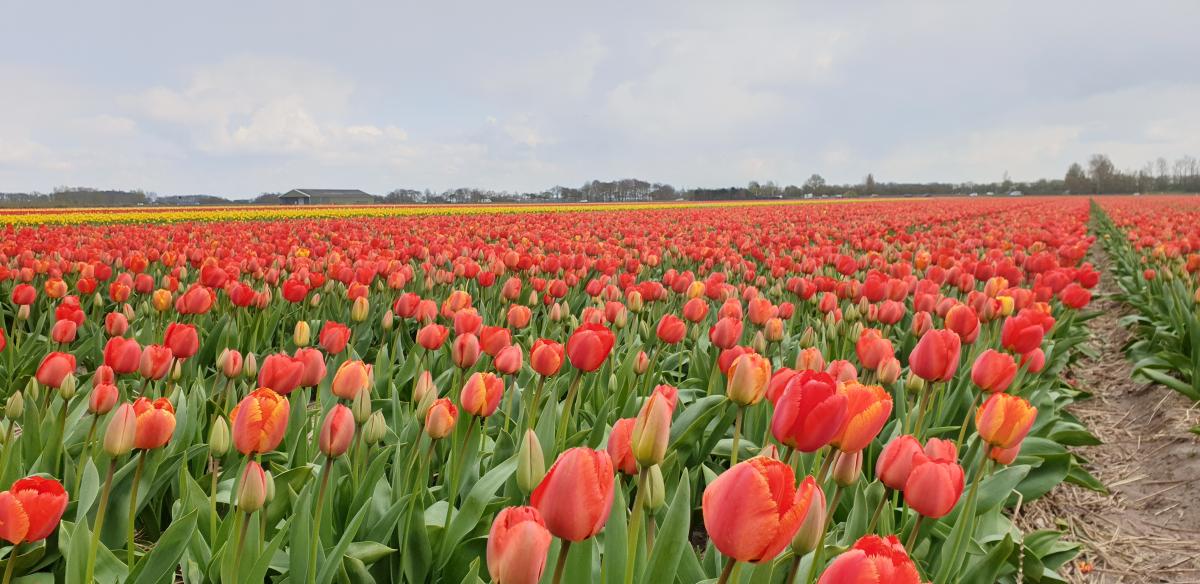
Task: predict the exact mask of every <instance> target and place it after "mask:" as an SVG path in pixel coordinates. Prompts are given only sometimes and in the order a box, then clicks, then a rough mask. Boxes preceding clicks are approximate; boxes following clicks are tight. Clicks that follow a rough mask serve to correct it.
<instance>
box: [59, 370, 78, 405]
mask: <svg viewBox="0 0 1200 584" xmlns="http://www.w3.org/2000/svg"><path fill="white" fill-rule="evenodd" d="M78 386H79V382H78V381H76V380H75V374H74V373H68V374H67V376H66V377H64V378H63V380H62V384H61V385H59V386H58V394H59V395H61V396H62V398H63V400H64V401H71V398H73V397H75V389H76V388H77V387H78Z"/></svg>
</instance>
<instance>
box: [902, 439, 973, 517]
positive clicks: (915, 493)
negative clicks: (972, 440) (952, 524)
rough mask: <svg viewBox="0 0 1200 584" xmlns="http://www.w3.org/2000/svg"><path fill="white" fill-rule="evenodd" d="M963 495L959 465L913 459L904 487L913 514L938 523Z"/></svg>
mask: <svg viewBox="0 0 1200 584" xmlns="http://www.w3.org/2000/svg"><path fill="white" fill-rule="evenodd" d="M962 491H963V469H962V467H961V466H959V464H958V463H957V462H954V461H953V460H950V461H947V460H945V459H933V458H928V457H926V456H922V455H921V454H917V455H915V456H914V457H913V467H912V470H911V471H910V472H909V475H908V480H907V481H906V482H905V483H904V502H905V503H907V504H908V506H909V507H911V508H912V509H913V510H914V511H916V512H917V513H920V514H921V515H924V516H926V517H929V518H931V519H937V518H940V517H944V516H945V515H946V514H947V513H949V512H950V510H952V509H954V505H956V504H957V503H958V499H959V497H961V496H962Z"/></svg>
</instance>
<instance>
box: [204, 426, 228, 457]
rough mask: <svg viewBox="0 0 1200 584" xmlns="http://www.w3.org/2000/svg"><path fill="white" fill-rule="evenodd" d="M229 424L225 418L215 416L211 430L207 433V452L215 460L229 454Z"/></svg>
mask: <svg viewBox="0 0 1200 584" xmlns="http://www.w3.org/2000/svg"><path fill="white" fill-rule="evenodd" d="M229 440H230V437H229V423H228V422H226V421H225V418H223V417H220V416H217V421H216V422H214V423H213V427H212V430H210V431H209V432H208V452H209V453H210V454H212V455H213V457H215V458H220V457H222V456H225V453H226V452H229Z"/></svg>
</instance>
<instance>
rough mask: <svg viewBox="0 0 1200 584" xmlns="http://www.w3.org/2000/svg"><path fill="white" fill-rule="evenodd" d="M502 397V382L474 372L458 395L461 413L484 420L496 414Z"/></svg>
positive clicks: (488, 374) (488, 375)
mask: <svg viewBox="0 0 1200 584" xmlns="http://www.w3.org/2000/svg"><path fill="white" fill-rule="evenodd" d="M503 397H504V380H503V379H500V378H499V377H496V376H495V375H493V374H491V373H481V372H475V373H473V374H471V377H470V378H468V379H467V383H466V384H465V385H463V388H462V391H461V392H460V393H459V395H458V403H460V404H462V408H463V411H465V412H467V413H468V414H471V415H473V416H479V417H481V418H486V417H488V416H491V415H492V414H494V413H496V408H497V407H499V406H500V399H501V398H503Z"/></svg>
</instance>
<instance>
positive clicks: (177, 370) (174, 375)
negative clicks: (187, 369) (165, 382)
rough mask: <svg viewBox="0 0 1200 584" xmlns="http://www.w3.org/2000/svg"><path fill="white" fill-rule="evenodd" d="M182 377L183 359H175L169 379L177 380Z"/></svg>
mask: <svg viewBox="0 0 1200 584" xmlns="http://www.w3.org/2000/svg"><path fill="white" fill-rule="evenodd" d="M180 379H183V361H180V360H179V359H176V360H175V365H174V366H172V367H171V381H179V380H180Z"/></svg>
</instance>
